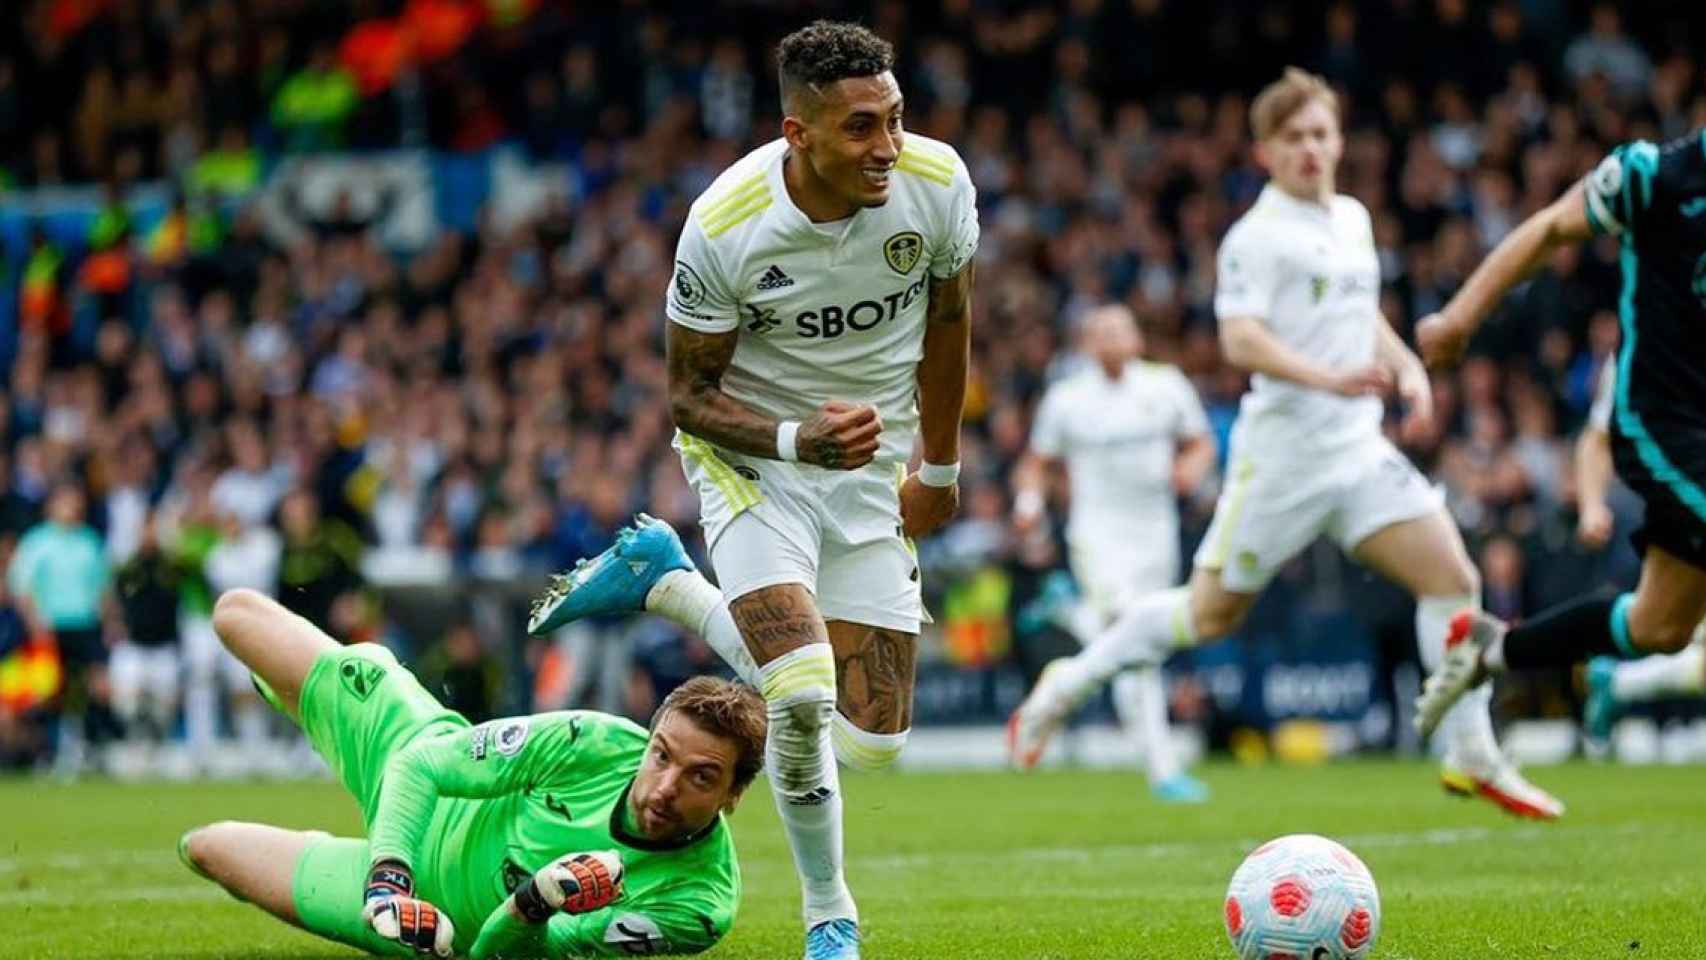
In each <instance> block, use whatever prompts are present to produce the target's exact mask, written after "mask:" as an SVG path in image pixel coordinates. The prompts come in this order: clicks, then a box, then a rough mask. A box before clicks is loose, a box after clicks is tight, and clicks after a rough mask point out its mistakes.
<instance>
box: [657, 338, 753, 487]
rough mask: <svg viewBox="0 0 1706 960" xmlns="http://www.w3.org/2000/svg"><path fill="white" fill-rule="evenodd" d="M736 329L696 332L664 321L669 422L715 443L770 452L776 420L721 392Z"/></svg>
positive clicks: (730, 358) (732, 357) (739, 449)
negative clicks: (721, 331) (667, 326)
mask: <svg viewBox="0 0 1706 960" xmlns="http://www.w3.org/2000/svg"><path fill="white" fill-rule="evenodd" d="M739 337H740V333H739V332H738V331H735V330H731V331H729V332H728V333H700V332H699V331H697V330H690V329H688V328H687V327H684V326H682V325H681V324H679V323H672V324H670V325H669V338H668V342H667V352H668V355H669V409H670V415H671V416H672V417H673V418H674V420H675V425H676V426H678V427H680V428H681V429H682V430H684V431H686V432H688V433H691V434H693V435H694V436H696V437H699V438H700V439H703V440H709V441H710V442H712V443H714V444H716V445H717V446H719V447H724V448H727V449H729V450H735V451H738V452H740V453H747V454H752V455H753V456H759V457H771V458H774V457H775V456H776V420H775V418H773V417H769V416H766V415H764V414H762V413H759V412H758V411H756V410H754V409H752V408H751V407H748V406H747V405H746V404H744V403H741V402H740V401H739V400H736V399H734V398H733V397H730V396H729V395H728V394H726V393H724V392H723V373H724V371H726V370H728V368H729V362H730V361H731V360H733V359H734V355H735V344H736V343H737V341H738V339H739Z"/></svg>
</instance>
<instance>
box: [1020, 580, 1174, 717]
mask: <svg viewBox="0 0 1706 960" xmlns="http://www.w3.org/2000/svg"><path fill="white" fill-rule="evenodd" d="M1189 604H1190V591H1189V588H1187V587H1173V588H1171V589H1168V590H1162V591H1158V592H1156V593H1151V594H1146V595H1144V596H1142V597H1139V598H1137V599H1136V600H1134V601H1133V602H1132V603H1131V605H1130V606H1128V607H1126V609H1125V612H1124V613H1122V614H1120V618H1119V620H1118V621H1116V622H1115V623H1114V625H1113V626H1111V627H1109V628H1108V629H1106V630H1103V631H1102V632H1101V633H1100V634H1099V635H1098V636H1097V637H1096V639H1095V640H1093V641H1091V643H1090V645H1089V646H1088V647H1086V648H1085V649H1084V651H1083V652H1082V653H1080V654H1078V655H1077V656H1075V657H1068V658H1066V659H1064V660H1057V661H1055V662H1054V663H1052V664H1050V665H1049V668H1048V670H1047V671H1046V672H1045V673H1044V674H1043V676H1042V678H1041V679H1040V680H1039V681H1038V683H1037V688H1036V689H1035V690H1033V691H1032V692H1031V695H1030V697H1029V698H1027V699H1026V704H1027V705H1028V706H1034V707H1036V708H1039V709H1042V710H1045V711H1047V712H1048V714H1049V715H1050V716H1062V715H1065V714H1067V713H1070V712H1072V710H1074V709H1075V708H1077V706H1078V705H1079V704H1081V703H1083V702H1084V700H1085V699H1086V698H1087V697H1089V696H1090V695H1091V694H1093V693H1095V692H1096V691H1097V690H1099V689H1101V688H1102V687H1103V686H1105V685H1106V684H1107V683H1109V682H1110V681H1111V680H1113V678H1114V675H1115V674H1117V673H1119V672H1120V671H1121V670H1124V669H1126V668H1128V667H1134V666H1140V665H1151V666H1153V665H1155V664H1159V663H1160V662H1161V661H1163V660H1165V659H1167V655H1168V654H1170V653H1172V652H1173V651H1174V650H1175V649H1177V648H1179V647H1187V646H1190V645H1192V644H1193V643H1194V642H1195V639H1196V638H1195V637H1194V636H1193V635H1192V633H1191V623H1190V620H1191V617H1190V606H1189Z"/></svg>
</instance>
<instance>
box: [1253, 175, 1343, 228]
mask: <svg viewBox="0 0 1706 960" xmlns="http://www.w3.org/2000/svg"><path fill="white" fill-rule="evenodd" d="M1261 202H1262V203H1266V204H1270V205H1272V206H1274V207H1275V208H1277V209H1280V210H1283V211H1285V212H1286V213H1287V214H1289V215H1291V216H1294V217H1308V218H1310V219H1314V220H1332V219H1333V208H1332V207H1331V206H1323V205H1322V204H1319V203H1310V202H1309V201H1307V200H1299V199H1297V198H1296V197H1294V196H1292V195H1291V194H1289V193H1286V192H1285V191H1284V190H1282V189H1280V187H1279V185H1278V184H1276V183H1274V182H1273V181H1271V180H1270V181H1268V183H1267V185H1266V186H1264V187H1262V196H1261Z"/></svg>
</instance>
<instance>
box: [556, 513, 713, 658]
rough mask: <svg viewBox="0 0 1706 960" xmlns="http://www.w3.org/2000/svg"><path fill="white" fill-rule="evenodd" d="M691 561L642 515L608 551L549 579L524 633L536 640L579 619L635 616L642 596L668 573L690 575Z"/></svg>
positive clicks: (671, 533)
mask: <svg viewBox="0 0 1706 960" xmlns="http://www.w3.org/2000/svg"><path fill="white" fill-rule="evenodd" d="M692 569H693V561H692V560H691V559H689V558H688V556H687V548H685V547H683V546H682V545H681V538H680V537H678V536H676V533H675V528H674V527H671V526H670V525H669V524H667V523H665V522H663V521H662V520H658V519H655V518H652V517H648V516H646V515H645V514H643V513H642V514H640V515H639V516H637V517H635V518H634V525H633V526H631V527H625V528H623V530H622V532H621V533H618V534H617V535H616V542H615V543H614V544H612V545H611V547H610V549H608V550H606V551H604V552H603V553H601V554H599V555H598V556H596V557H590V558H588V559H585V560H582V561H580V562H579V563H577V564H575V568H574V569H573V570H570V571H569V572H568V573H561V574H557V575H555V576H553V577H552V578H551V585H550V586H549V587H548V588H546V590H545V593H544V594H542V595H541V596H540V597H539V599H537V600H535V601H533V612H532V615H531V616H529V617H528V618H527V632H528V633H530V634H533V635H534V636H538V635H540V634H546V633H550V632H551V631H553V630H555V629H557V628H558V627H560V626H562V625H563V624H565V623H569V622H571V621H574V620H579V619H581V618H582V617H592V616H615V615H620V614H624V613H639V612H641V611H643V610H644V609H645V606H646V594H647V593H649V592H651V589H652V587H653V586H655V585H656V584H657V582H658V580H659V579H661V578H662V577H663V575H664V574H666V573H668V572H669V571H671V570H692Z"/></svg>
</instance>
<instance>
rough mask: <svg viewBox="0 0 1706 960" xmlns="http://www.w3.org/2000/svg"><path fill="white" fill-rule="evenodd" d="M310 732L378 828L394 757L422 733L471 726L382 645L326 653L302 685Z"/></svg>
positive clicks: (361, 645)
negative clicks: (377, 816) (387, 774)
mask: <svg viewBox="0 0 1706 960" xmlns="http://www.w3.org/2000/svg"><path fill="white" fill-rule="evenodd" d="M299 716H300V722H301V725H302V731H303V733H304V734H305V735H306V736H307V737H308V742H309V744H310V745H312V746H313V748H314V751H315V752H316V753H318V754H319V755H320V756H321V757H322V758H324V759H325V761H326V763H327V765H328V766H330V767H331V768H332V772H333V773H334V774H336V775H337V777H338V779H339V781H341V782H342V783H343V785H344V787H345V788H346V789H347V790H349V792H350V794H351V795H352V796H354V797H355V799H356V802H357V803H358V804H359V805H360V806H361V811H362V819H363V822H364V823H366V824H368V825H371V824H372V821H373V815H374V813H375V811H376V810H377V809H378V804H379V786H380V783H381V782H382V780H383V779H384V773H385V764H386V762H387V761H388V760H389V759H390V757H391V755H392V753H394V752H395V751H397V750H398V749H401V748H402V746H403V745H405V744H407V743H408V742H410V740H412V739H413V738H414V737H416V736H421V735H425V734H429V733H432V732H436V731H440V730H450V729H457V728H461V727H466V726H467V725H468V721H467V720H465V719H463V718H462V716H461V714H458V713H456V712H455V711H453V710H450V709H449V708H447V707H445V706H444V705H443V704H441V703H439V702H438V700H437V698H435V697H433V695H432V694H430V693H428V692H427V690H426V688H425V687H423V686H421V683H420V681H419V680H417V679H416V678H415V675H414V674H413V673H411V672H410V671H409V670H408V669H407V668H406V667H404V666H403V665H402V664H400V663H398V662H397V658H396V656H395V655H393V654H392V653H391V651H389V650H387V649H385V648H384V647H382V646H380V645H378V644H376V643H358V644H354V645H352V646H348V647H342V646H334V647H333V648H332V649H331V650H326V651H322V653H321V654H320V656H319V657H318V658H317V659H316V660H315V661H314V665H313V666H312V667H311V668H310V669H309V671H308V675H307V677H306V678H304V679H303V681H302V690H301V696H300V709H299Z"/></svg>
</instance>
